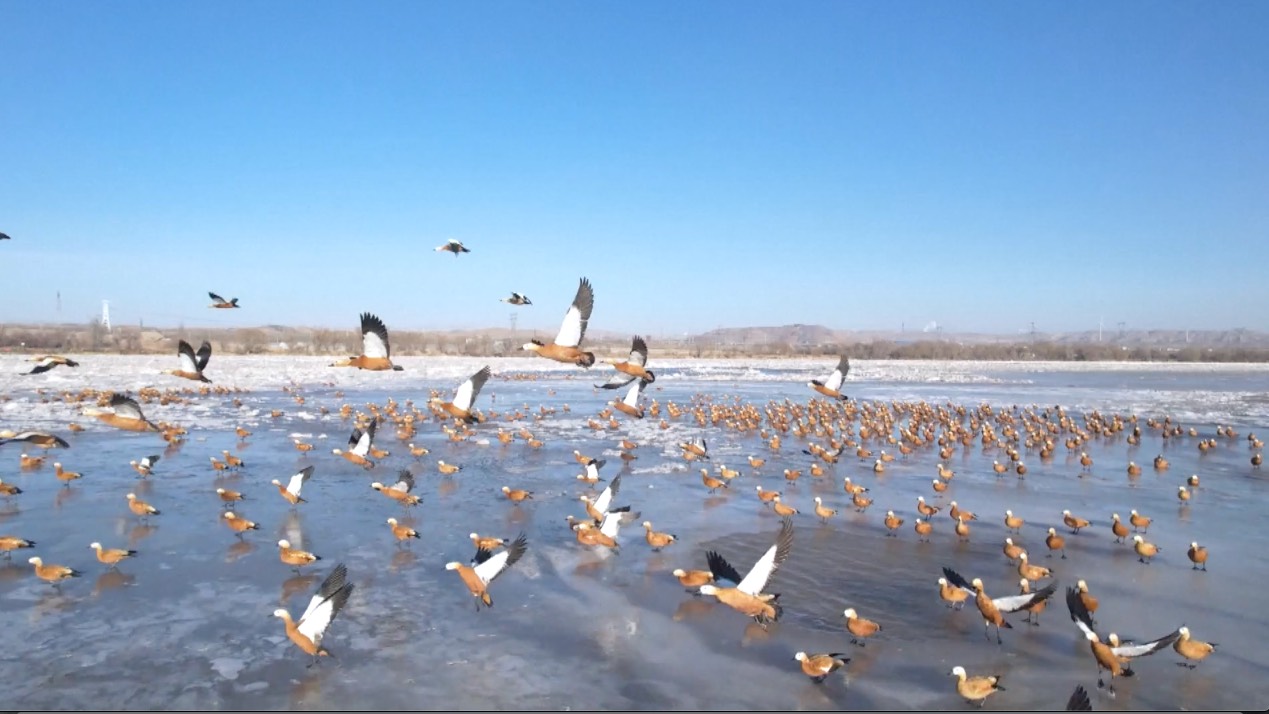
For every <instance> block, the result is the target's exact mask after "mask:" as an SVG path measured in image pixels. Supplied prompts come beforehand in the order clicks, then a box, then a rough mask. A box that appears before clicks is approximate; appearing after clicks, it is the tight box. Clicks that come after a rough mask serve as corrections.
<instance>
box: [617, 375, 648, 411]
mask: <svg viewBox="0 0 1269 714" xmlns="http://www.w3.org/2000/svg"><path fill="white" fill-rule="evenodd" d="M642 391H643V380H642V379H640V380H637V381H635V383H634V384H632V385H630V391H628V392H626V398H625V399H623V400H621V401H623V402H625V404H626V406H628V407H630V408H631V409H638V408H639V394H640V393H641V392H642Z"/></svg>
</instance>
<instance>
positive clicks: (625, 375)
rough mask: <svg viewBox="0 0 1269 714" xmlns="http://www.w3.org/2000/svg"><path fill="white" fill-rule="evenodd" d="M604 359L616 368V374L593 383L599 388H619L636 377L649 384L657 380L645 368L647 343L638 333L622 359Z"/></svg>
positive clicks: (646, 363)
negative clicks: (598, 382)
mask: <svg viewBox="0 0 1269 714" xmlns="http://www.w3.org/2000/svg"><path fill="white" fill-rule="evenodd" d="M605 361H606V362H608V364H610V365H612V366H613V367H615V368H616V369H617V374H615V375H613V376H612V379H609V380H608V381H607V382H604V383H603V384H596V385H595V386H596V387H599V388H600V389H620V388H622V387H624V386H626V385H627V384H630V383H631V382H632V381H634V380H636V379H642V380H643V381H645V382H648V383H649V384H651V383H652V382H655V381H657V376H656V375H655V374H654V373H653V372H652V370H650V369H648V368H647V365H648V344H647V343H646V342H644V340H643V338H642V337H640V336H638V335H635V336H634V338H633V339H632V340H631V341H630V355H629V356H628V357H627V358H626V359H625V360H624V361H622V360H617V359H609V360H605Z"/></svg>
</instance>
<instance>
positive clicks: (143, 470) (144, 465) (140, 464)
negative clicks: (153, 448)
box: [128, 454, 159, 478]
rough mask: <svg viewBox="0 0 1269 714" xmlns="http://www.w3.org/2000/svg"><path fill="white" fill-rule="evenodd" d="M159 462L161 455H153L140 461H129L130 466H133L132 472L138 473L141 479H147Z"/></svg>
mask: <svg viewBox="0 0 1269 714" xmlns="http://www.w3.org/2000/svg"><path fill="white" fill-rule="evenodd" d="M158 462H159V455H158V454H151V455H150V456H146V457H143V458H142V459H141V460H140V461H129V462H128V465H129V466H131V467H132V470H133V471H136V472H137V474H138V475H140V476H141V478H145V477H147V476H149V475H150V474H151V473H153V472H154V465H155V464H157V463H158Z"/></svg>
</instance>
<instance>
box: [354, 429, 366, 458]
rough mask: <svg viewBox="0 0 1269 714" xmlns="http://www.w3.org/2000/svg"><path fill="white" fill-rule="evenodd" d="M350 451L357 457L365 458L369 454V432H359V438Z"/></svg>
mask: <svg viewBox="0 0 1269 714" xmlns="http://www.w3.org/2000/svg"><path fill="white" fill-rule="evenodd" d="M350 451H352V453H354V454H356V455H358V456H365V455H366V454H369V453H370V432H369V430H367V431H363V432H361V438H360V439H358V440H357V445H356V446H354V447H353V448H352V449H350Z"/></svg>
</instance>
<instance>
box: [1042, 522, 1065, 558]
mask: <svg viewBox="0 0 1269 714" xmlns="http://www.w3.org/2000/svg"><path fill="white" fill-rule="evenodd" d="M1044 544H1045V545H1046V546H1048V548H1049V555H1048V557H1050V558H1052V557H1053V551H1055V550H1056V551H1060V552H1061V553H1062V559H1063V560H1065V559H1066V539H1065V538H1063V537H1062V536H1060V535H1058V532H1057V529H1056V528H1050V529H1049V534H1048V535H1047V536H1045V537H1044Z"/></svg>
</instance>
